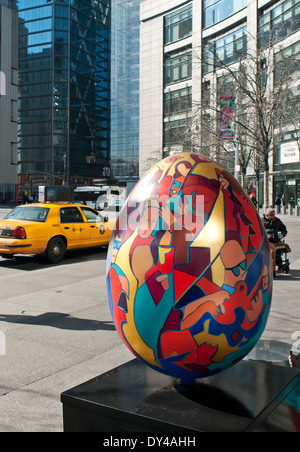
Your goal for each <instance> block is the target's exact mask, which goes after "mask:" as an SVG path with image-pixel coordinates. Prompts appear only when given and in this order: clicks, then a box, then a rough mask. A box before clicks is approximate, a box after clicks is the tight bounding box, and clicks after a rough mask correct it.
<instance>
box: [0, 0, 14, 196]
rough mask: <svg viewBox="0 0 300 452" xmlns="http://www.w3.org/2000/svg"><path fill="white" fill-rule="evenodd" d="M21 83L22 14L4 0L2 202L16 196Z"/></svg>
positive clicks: (0, 46) (0, 17) (0, 24)
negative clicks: (20, 44)
mask: <svg viewBox="0 0 300 452" xmlns="http://www.w3.org/2000/svg"><path fill="white" fill-rule="evenodd" d="M17 85H18V16H17V13H16V11H15V2H12V1H9V0H0V204H2V203H8V202H14V201H15V199H16V187H17V185H16V184H17V164H18V161H17V139H18V127H17V123H18V117H17V108H18V86H17Z"/></svg>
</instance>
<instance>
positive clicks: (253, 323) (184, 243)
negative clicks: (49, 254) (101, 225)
mask: <svg viewBox="0 0 300 452" xmlns="http://www.w3.org/2000/svg"><path fill="white" fill-rule="evenodd" d="M107 291H108V298H109V305H110V310H111V313H112V316H113V319H114V322H115V326H116V329H117V330H118V332H119V334H120V336H121V338H122V340H123V341H124V343H125V344H126V345H127V347H128V348H129V349H130V350H131V351H132V352H133V353H134V355H135V356H137V357H138V358H139V359H141V360H142V361H143V362H144V363H146V364H147V365H149V366H151V367H152V368H153V369H155V370H157V371H159V372H163V373H165V374H167V375H170V376H173V377H175V378H181V380H182V381H185V382H191V381H193V380H194V379H195V378H200V377H206V376H209V375H213V374H216V373H218V372H220V371H222V370H224V369H226V368H228V367H230V366H232V365H234V364H235V363H237V362H238V361H239V360H241V359H242V358H244V357H245V356H246V355H247V354H248V353H249V352H250V350H251V349H252V348H253V347H254V346H255V344H256V343H257V341H258V339H259V338H260V336H261V335H262V333H263V331H264V328H265V325H266V321H267V318H268V314H269V311H270V305H271V299H272V262H271V259H270V249H269V242H268V239H267V236H266V234H265V231H264V228H263V225H262V222H261V220H260V217H259V215H258V212H257V210H256V209H255V207H254V205H253V204H252V202H251V200H250V198H249V197H248V196H247V194H246V193H245V191H244V190H243V188H242V187H241V186H240V184H239V183H238V182H237V181H236V179H235V178H234V177H233V176H232V175H231V174H230V173H229V172H228V171H227V170H225V169H224V168H222V167H221V166H220V165H218V164H217V163H215V162H213V161H212V160H209V159H208V158H206V157H204V156H201V155H198V154H190V153H182V154H177V155H174V156H170V157H168V158H166V159H164V160H162V161H161V162H159V163H157V164H156V165H154V166H153V167H152V168H151V169H150V170H149V171H148V172H147V173H146V174H145V176H144V177H143V178H142V179H141V180H140V181H139V182H138V184H137V185H136V186H135V188H134V189H133V190H132V192H131V193H130V196H129V197H128V199H127V201H126V203H125V205H124V206H123V209H122V210H121V212H120V214H119V217H118V219H117V222H116V225H115V229H114V231H113V233H112V236H111V240H110V245H109V249H108V256H107Z"/></svg>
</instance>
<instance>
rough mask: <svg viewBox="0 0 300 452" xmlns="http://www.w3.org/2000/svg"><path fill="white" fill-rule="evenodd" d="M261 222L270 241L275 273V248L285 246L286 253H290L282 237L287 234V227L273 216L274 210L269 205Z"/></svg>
mask: <svg viewBox="0 0 300 452" xmlns="http://www.w3.org/2000/svg"><path fill="white" fill-rule="evenodd" d="M262 222H263V224H264V227H265V230H266V233H267V236H268V238H269V242H270V248H271V255H272V262H273V273H275V269H276V248H278V247H279V246H282V247H284V248H285V251H286V252H287V253H290V252H291V251H292V250H291V248H290V247H289V245H288V244H287V243H285V242H284V241H283V240H282V239H283V238H284V237H285V236H286V235H287V232H288V231H287V228H286V226H285V224H284V223H283V222H282V221H281V220H280V219H279V218H277V217H276V216H275V210H274V209H273V208H272V207H269V208H268V209H267V210H266V211H265V214H264V216H263V218H262Z"/></svg>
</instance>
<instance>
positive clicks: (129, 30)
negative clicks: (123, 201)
mask: <svg viewBox="0 0 300 452" xmlns="http://www.w3.org/2000/svg"><path fill="white" fill-rule="evenodd" d="M140 3H141V0H132V1H130V2H129V1H127V0H113V1H112V4H111V68H112V69H111V143H110V145H111V167H112V176H113V177H114V178H115V179H118V180H119V181H121V182H126V183H127V187H128V189H130V188H132V185H133V184H134V183H135V182H136V181H137V179H138V166H139V164H138V162H139V57H140V54H139V41H140Z"/></svg>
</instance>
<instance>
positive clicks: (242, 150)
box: [196, 36, 300, 207]
mask: <svg viewBox="0 0 300 452" xmlns="http://www.w3.org/2000/svg"><path fill="white" fill-rule="evenodd" d="M250 39H251V41H252V48H251V50H247V51H245V52H243V53H240V57H239V60H238V61H237V62H235V63H233V64H225V63H224V61H221V60H220V59H218V55H217V54H216V52H215V51H214V47H212V48H211V52H212V58H213V61H214V66H215V71H216V77H217V89H215V90H214V93H212V94H211V99H210V103H209V104H208V103H207V102H205V100H204V101H203V99H202V102H201V103H200V104H199V105H198V109H197V116H198V122H199V123H200V128H201V135H202V136H203V137H205V146H206V147H207V146H209V147H210V148H216V147H218V148H219V152H220V151H222V153H223V155H224V157H225V158H226V159H228V158H231V159H232V158H233V151H232V150H233V149H235V150H236V151H235V155H237V154H238V164H239V165H240V167H241V172H242V180H243V177H244V176H243V175H245V174H246V170H247V167H248V165H249V163H250V161H251V160H252V161H253V159H254V161H255V162H256V168H255V170H256V172H257V170H258V166H257V164H258V162H259V167H261V168H262V170H263V172H264V206H265V207H268V206H269V170H270V168H269V162H270V158H271V157H272V156H273V155H274V148H275V146H276V144H277V142H279V140H280V131H282V130H283V129H284V127H283V124H286V123H287V122H288V119H289V118H288V117H287V112H286V111H285V107H286V106H287V105H289V110H290V112H289V116H293V114H294V112H295V108H297V105H298V104H297V103H295V101H294V99H295V96H292V94H293V89H291V81H289V78H290V79H291V74H294V69H295V68H294V66H295V61H294V60H293V58H292V57H291V55H289V54H288V53H286V54H285V53H284V52H282V53H281V57H280V59H278V58H276V55H278V53H279V52H280V50H281V49H280V47H279V46H276V45H275V44H274V43H273V42H271V40H270V41H269V43H268V46H264V47H263V48H259V47H257V45H256V42H257V41H256V40H254V39H252V38H251V37H249V36H248V42H249V41H250ZM249 47H250V46H249ZM196 58H198V64H199V62H200V64H201V62H202V58H201V56H199V55H197V56H196ZM287 74H289V77H288V75H287ZM291 80H292V81H293V79H291ZM222 96H228V97H230V96H231V98H232V101H233V109H230V108H228V109H226V108H225V109H224V108H223V106H222V102H221V100H222ZM291 99H293V102H292V100H291ZM226 116H227V117H226ZM298 117H299V118H300V116H299V112H298ZM222 121H223V123H224V122H225V123H226V122H227V124H228V123H229V122H230V121H231V122H232V124H233V126H232V127H233V133H232V134H231V135H230V134H228V136H227V137H226V134H225V135H224V134H222V129H221V125H222ZM279 125H281V127H279ZM237 151H238V152H237ZM235 163H237V161H236V162H235Z"/></svg>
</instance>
